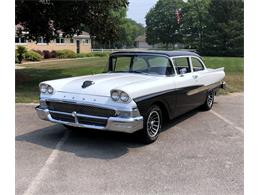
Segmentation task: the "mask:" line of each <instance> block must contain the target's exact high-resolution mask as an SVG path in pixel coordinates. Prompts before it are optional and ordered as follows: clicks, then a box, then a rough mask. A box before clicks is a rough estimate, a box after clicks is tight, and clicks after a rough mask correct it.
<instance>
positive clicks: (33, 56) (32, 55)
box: [25, 50, 42, 61]
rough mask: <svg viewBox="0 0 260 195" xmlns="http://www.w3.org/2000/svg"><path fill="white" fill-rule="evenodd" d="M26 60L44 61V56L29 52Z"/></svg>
mask: <svg viewBox="0 0 260 195" xmlns="http://www.w3.org/2000/svg"><path fill="white" fill-rule="evenodd" d="M25 59H26V60H28V61H40V60H41V59H42V56H41V55H40V54H38V53H37V52H34V51H32V50H31V51H27V52H26V53H25Z"/></svg>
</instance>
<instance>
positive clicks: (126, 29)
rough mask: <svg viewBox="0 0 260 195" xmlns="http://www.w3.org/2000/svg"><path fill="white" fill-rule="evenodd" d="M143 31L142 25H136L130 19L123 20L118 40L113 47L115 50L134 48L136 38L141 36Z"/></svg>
mask: <svg viewBox="0 0 260 195" xmlns="http://www.w3.org/2000/svg"><path fill="white" fill-rule="evenodd" d="M144 31H145V28H144V27H143V26H142V24H138V23H137V22H136V21H134V20H132V19H130V18H124V19H123V21H122V24H121V26H120V35H119V40H118V41H117V42H116V43H115V46H116V47H117V48H122V47H127V48H132V47H134V44H135V39H136V37H138V36H139V35H143V34H144Z"/></svg>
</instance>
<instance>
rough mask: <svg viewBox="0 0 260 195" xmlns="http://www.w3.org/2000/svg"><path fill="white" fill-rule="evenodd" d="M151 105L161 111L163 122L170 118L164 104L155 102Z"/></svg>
mask: <svg viewBox="0 0 260 195" xmlns="http://www.w3.org/2000/svg"><path fill="white" fill-rule="evenodd" d="M153 105H156V106H159V108H160V109H161V111H162V118H163V121H165V120H169V118H170V117H169V113H168V110H167V108H166V106H165V105H164V103H162V102H158V101H157V102H154V103H153Z"/></svg>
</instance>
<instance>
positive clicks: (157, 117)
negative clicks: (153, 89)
mask: <svg viewBox="0 0 260 195" xmlns="http://www.w3.org/2000/svg"><path fill="white" fill-rule="evenodd" d="M161 127H162V112H161V109H160V108H159V107H158V106H156V105H154V106H152V107H151V108H150V109H149V110H148V112H147V114H146V116H145V120H144V128H143V129H142V130H141V133H142V135H141V136H142V140H143V142H144V143H147V144H149V143H152V142H154V141H155V140H156V139H157V138H158V136H159V133H160V131H161Z"/></svg>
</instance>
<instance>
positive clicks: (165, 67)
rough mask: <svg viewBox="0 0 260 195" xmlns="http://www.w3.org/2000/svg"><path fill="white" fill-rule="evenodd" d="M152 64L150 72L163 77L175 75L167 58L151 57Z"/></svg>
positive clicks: (150, 62)
mask: <svg viewBox="0 0 260 195" xmlns="http://www.w3.org/2000/svg"><path fill="white" fill-rule="evenodd" d="M148 62H149V64H150V71H151V72H157V73H158V74H161V75H172V74H174V70H173V67H172V65H171V62H170V60H169V59H168V58H166V57H151V58H149V60H148Z"/></svg>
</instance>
